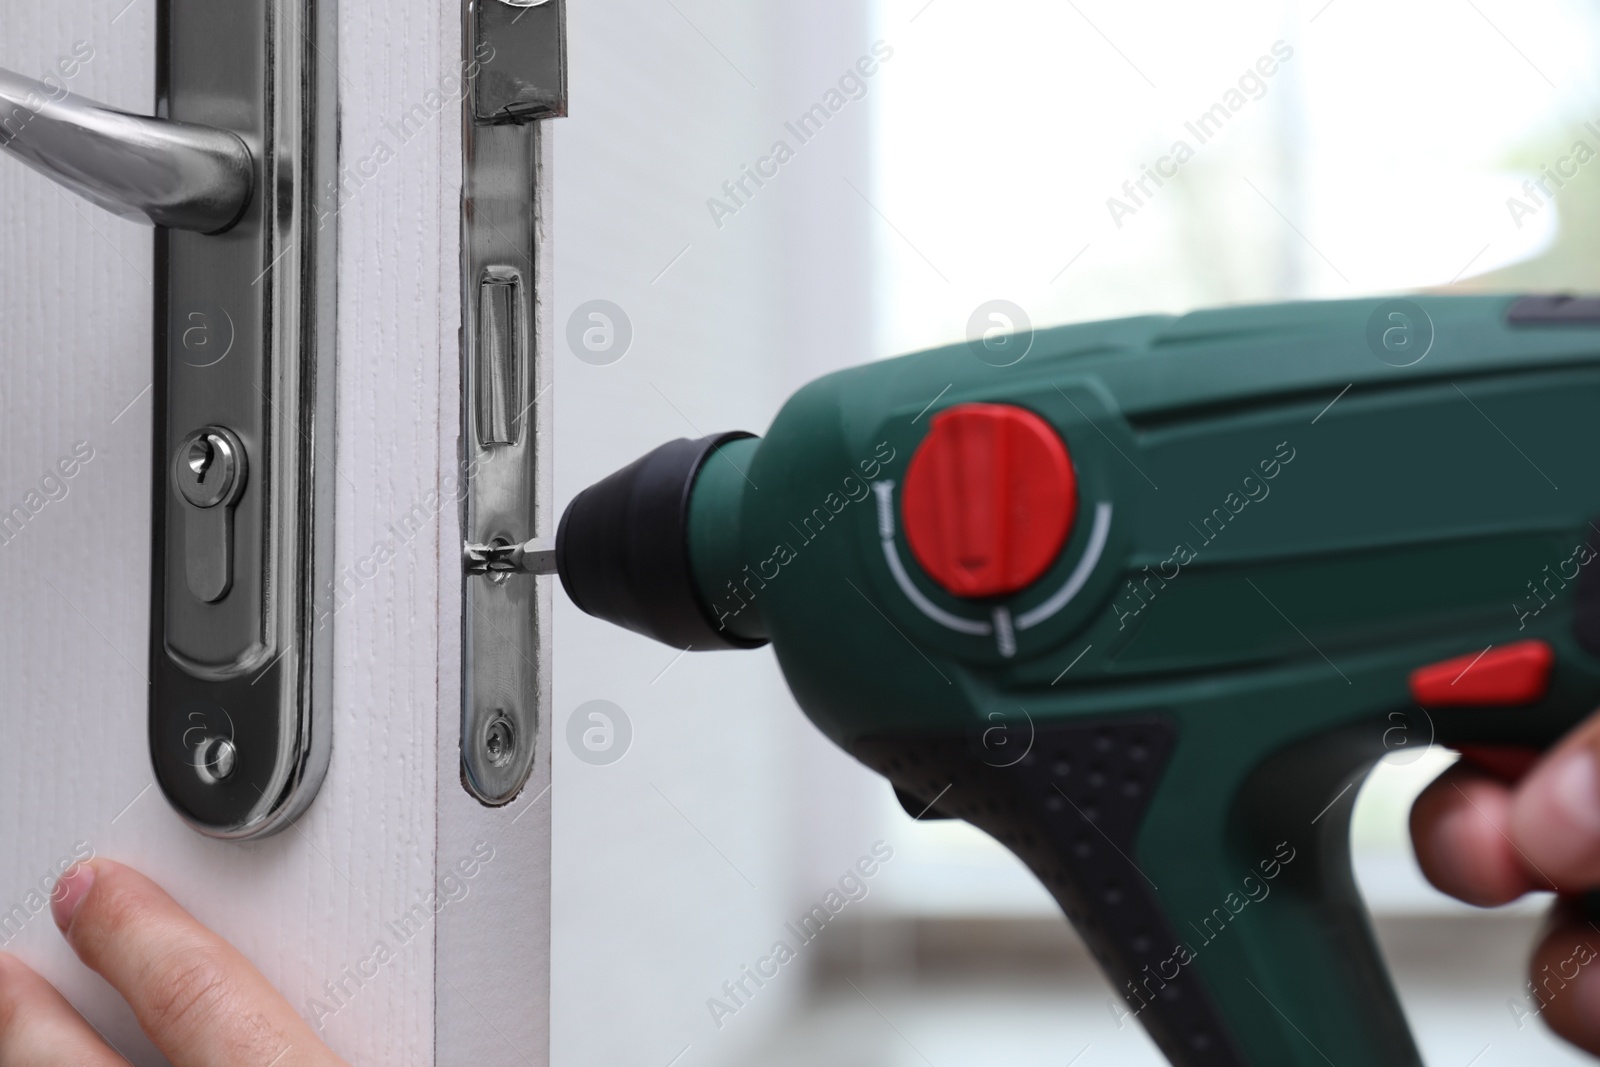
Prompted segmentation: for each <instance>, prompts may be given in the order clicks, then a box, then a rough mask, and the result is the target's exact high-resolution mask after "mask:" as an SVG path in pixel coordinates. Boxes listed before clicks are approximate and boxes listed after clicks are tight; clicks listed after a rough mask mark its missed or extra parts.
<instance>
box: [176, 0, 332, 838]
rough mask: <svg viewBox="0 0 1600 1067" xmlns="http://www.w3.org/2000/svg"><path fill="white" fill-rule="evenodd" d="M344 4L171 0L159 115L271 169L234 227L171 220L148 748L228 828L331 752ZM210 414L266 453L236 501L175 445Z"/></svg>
mask: <svg viewBox="0 0 1600 1067" xmlns="http://www.w3.org/2000/svg"><path fill="white" fill-rule="evenodd" d="M333 15H334V6H333V4H332V3H329V2H326V0H323V2H318V0H230V2H229V3H226V4H219V3H216V2H215V0H162V2H161V4H160V5H159V14H158V22H157V52H158V55H157V78H156V81H157V87H158V88H157V114H158V115H159V116H161V117H163V118H170V119H177V120H181V121H187V122H194V123H200V124H204V125H207V126H213V127H217V128H220V129H225V130H231V131H233V132H235V133H237V134H238V135H239V136H240V137H241V138H242V139H243V140H244V141H245V143H246V144H247V145H248V146H249V148H250V151H251V155H252V156H253V159H254V164H255V167H256V170H257V173H256V176H255V188H256V190H257V191H258V192H257V195H256V196H255V197H254V199H253V200H252V202H251V203H250V206H249V207H248V208H247V209H246V212H245V214H244V216H243V217H242V218H241V220H240V221H239V223H238V224H237V225H235V226H234V227H233V228H232V229H231V230H229V231H228V232H226V233H223V234H220V235H216V236H203V235H201V234H197V233H186V232H181V231H176V230H166V229H159V230H157V231H156V254H155V258H156V292H157V296H156V314H155V389H154V394H155V399H156V403H155V409H156V410H155V454H154V478H155V494H154V496H155V499H154V509H153V518H154V545H153V564H152V565H153V570H152V580H151V627H150V633H151V638H150V668H151V675H150V681H151V686H150V752H151V759H152V761H153V763H154V765H155V772H156V779H157V780H158V781H159V782H160V783H161V788H162V790H163V791H164V792H165V793H166V795H167V799H168V800H169V801H171V803H172V805H173V806H174V807H175V808H176V809H177V810H178V812H179V813H180V814H181V815H182V816H183V817H184V818H185V819H186V820H188V822H189V823H190V824H191V825H193V826H194V827H195V828H196V829H197V830H200V831H201V832H202V833H206V834H210V835H212V836H216V837H228V838H244V837H255V836H260V835H264V834H269V833H272V832H274V831H277V830H280V829H282V828H283V827H284V826H286V825H287V824H288V822H289V821H290V820H292V819H293V818H294V817H295V816H296V815H298V814H299V813H300V812H302V811H303V810H304V809H305V807H306V805H308V804H309V803H310V802H311V798H312V797H313V796H314V795H315V793H316V790H317V787H318V785H319V784H320V783H321V780H322V776H323V773H324V771H325V770H326V769H327V765H328V754H329V746H330V743H331V730H330V721H329V712H330V709H329V702H330V696H331V685H330V667H331V664H332V657H331V638H332V626H331V622H332V611H331V608H330V606H329V605H330V604H331V601H332V597H331V593H332V590H331V585H330V581H329V574H330V567H329V562H330V553H331V549H332V508H331V504H332V494H331V492H330V489H331V472H332V459H331V457H332V453H333V433H332V430H333V387H334V373H333V366H334V363H333V359H334V332H333V331H334V318H333V296H334V258H333V255H334V229H335V228H334V227H333V226H332V225H328V226H326V227H324V226H322V225H320V222H321V220H322V219H323V218H324V217H325V216H327V215H331V212H325V211H323V210H320V209H319V207H318V204H317V197H318V196H319V193H321V192H323V191H326V190H333V189H334V188H335V184H334V182H335V175H336V170H335V167H336V158H335V154H336V129H335V115H336V111H335V90H336V83H335V76H336V74H335V70H334V66H333V60H332V58H331V57H332V56H333V55H334V34H333V28H334V18H333ZM333 195H336V194H333ZM208 427H214V428H222V429H224V430H226V431H229V432H230V433H231V434H232V435H233V437H234V439H236V441H237V444H238V447H239V449H240V450H241V452H242V456H239V457H227V456H224V458H226V459H228V461H229V462H230V464H231V463H233V462H234V461H235V460H239V461H242V462H241V464H240V466H239V470H238V474H239V476H244V472H245V471H246V470H247V472H248V474H247V477H245V478H244V481H243V483H242V489H238V490H237V491H236V492H234V493H232V494H231V495H229V496H228V497H227V498H226V499H222V498H221V497H219V499H222V502H221V503H220V504H217V505H215V507H219V508H223V509H225V511H226V514H224V513H223V512H221V511H212V512H205V513H200V512H197V511H196V505H195V504H194V503H193V502H192V501H194V500H200V501H201V503H202V504H205V502H206V501H207V500H209V499H210V496H208V495H207V494H205V493H204V492H202V491H198V490H197V489H196V486H195V485H193V484H191V485H190V486H188V499H186V498H185V496H184V495H183V493H182V492H180V488H179V485H178V483H179V481H180V480H182V479H189V480H190V481H198V480H200V479H201V478H202V477H203V475H204V473H205V472H204V471H202V470H201V469H200V466H199V465H200V464H203V463H205V462H209V454H206V455H202V454H201V453H200V452H199V451H197V452H196V455H195V458H194V459H193V462H194V463H195V464H196V467H195V468H194V469H193V471H192V477H191V473H186V472H185V471H184V470H183V468H182V467H181V466H180V465H179V464H180V463H186V462H190V460H189V459H188V457H187V455H186V456H185V457H179V456H178V455H177V451H178V450H179V449H180V447H183V448H190V447H193V441H194V439H195V438H194V435H195V433H196V431H200V430H203V429H205V428H208ZM224 451H226V450H224ZM229 470H230V473H231V472H232V470H233V469H232V467H230V468H229ZM208 506H211V505H208ZM191 541H192V542H195V543H190V542H191ZM208 596H210V597H213V599H210V600H208V599H206V597H208Z"/></svg>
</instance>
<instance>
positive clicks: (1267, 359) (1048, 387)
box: [557, 296, 1600, 1067]
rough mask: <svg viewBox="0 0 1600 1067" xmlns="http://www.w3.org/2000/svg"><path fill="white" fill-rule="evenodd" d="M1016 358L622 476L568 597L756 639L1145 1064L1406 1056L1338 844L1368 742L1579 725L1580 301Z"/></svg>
mask: <svg viewBox="0 0 1600 1067" xmlns="http://www.w3.org/2000/svg"><path fill="white" fill-rule="evenodd" d="M1029 340H1030V339H1028V338H1023V337H1018V338H1014V339H1013V340H1012V345H1013V347H1012V349H1011V350H1010V353H1011V354H1010V355H1008V356H1007V357H1006V359H1005V360H1004V361H1005V362H1008V363H1009V365H1006V366H997V365H994V364H995V363H996V362H1000V360H995V359H994V358H993V354H992V349H990V348H989V347H986V346H984V345H982V344H978V345H957V346H953V347H950V348H944V349H939V350H936V351H931V352H925V353H921V354H917V355H911V356H905V357H901V358H898V359H892V360H885V361H883V362H879V363H873V364H869V365H867V366H863V367H857V368H854V369H851V370H846V371H841V372H838V373H835V374H831V375H829V376H827V377H825V378H822V379H820V380H818V381H816V382H813V383H811V384H810V385H808V386H806V387H805V388H804V389H802V390H800V392H799V393H797V394H796V395H795V396H794V397H793V398H791V399H790V401H789V402H788V403H787V405H786V406H785V407H784V408H783V410H782V411H781V412H780V414H779V415H778V417H777V419H776V421H775V422H774V423H773V425H772V427H771V429H770V430H769V432H768V433H767V435H766V436H765V437H764V438H761V439H757V438H754V437H751V436H749V435H745V434H726V435H722V436H720V437H713V438H706V439H704V440H701V441H676V442H672V443H670V444H668V445H665V446H663V447H662V448H660V449H658V450H656V451H655V452H652V453H650V454H649V455H648V456H646V457H644V458H643V459H641V460H639V461H638V462H636V463H634V464H632V465H631V466H629V467H627V468H624V469H623V470H622V471H619V472H617V473H616V474H614V475H612V476H611V477H609V478H607V479H605V480H604V481H602V482H600V483H598V484H596V485H595V486H593V487H591V488H589V489H588V490H585V491H584V493H582V494H580V495H579V496H578V497H577V498H576V499H575V500H574V501H573V503H572V505H571V506H570V507H569V508H568V511H567V513H566V515H565V516H564V518H563V520H562V524H561V530H560V532H559V535H558V539H557V559H558V565H559V569H560V573H561V577H562V581H563V583H564V585H565V586H566V588H567V591H568V593H569V595H571V597H572V599H573V600H574V601H575V602H576V603H577V605H578V606H579V607H580V608H581V609H583V610H585V611H587V612H589V613H591V614H595V615H598V616H600V617H602V618H606V619H610V620H611V621H613V622H617V623H619V624H620V625H624V626H627V627H629V628H631V629H634V630H636V631H638V632H641V633H644V634H647V635H649V636H652V637H656V638H658V639H661V640H663V641H666V642H668V643H671V644H674V645H676V646H677V647H679V648H685V647H688V648H692V649H695V650H708V649H716V648H741V647H745V648H747V647H755V646H757V645H760V644H763V643H765V642H767V641H770V642H771V643H772V646H773V649H774V650H775V652H776V654H777V658H778V662H779V664H780V665H781V667H782V669H783V673H784V676H785V678H786V679H787V681H788V683H789V686H790V688H791V689H792V690H793V692H794V695H795V697H796V699H797V700H798V702H799V704H800V706H801V708H803V709H804V710H805V712H806V714H807V715H808V716H809V717H810V718H811V719H812V721H813V722H815V723H816V724H817V726H818V727H820V728H821V729H822V730H823V731H824V732H825V733H826V734H827V735H828V736H829V737H831V738H832V739H833V740H834V741H835V742H837V743H838V744H839V745H840V746H841V747H843V748H844V749H845V750H846V751H848V752H850V753H852V754H854V755H855V756H856V757H857V758H858V759H860V760H861V761H862V762H863V763H865V764H866V765H867V766H869V767H871V768H873V769H874V770H877V771H878V772H880V773H882V774H883V775H884V776H885V777H887V778H888V779H889V780H890V781H891V782H892V783H893V784H894V787H895V789H896V791H897V792H898V793H899V795H900V797H901V800H902V802H903V803H904V804H905V805H906V806H907V809H908V810H909V811H910V812H911V813H912V814H916V815H922V816H924V817H934V816H946V817H959V818H962V819H965V820H967V821H969V822H971V823H973V824H974V825H976V826H978V827H980V828H982V829H984V830H985V831H987V832H988V833H990V834H992V835H993V836H995V837H996V838H997V839H999V840H1000V841H1001V842H1002V843H1004V844H1005V845H1006V846H1008V847H1009V848H1011V849H1012V850H1013V851H1014V852H1015V853H1016V854H1017V855H1018V856H1020V857H1021V858H1022V859H1023V860H1024V861H1025V862H1026V863H1027V864H1028V866H1029V867H1030V868H1031V869H1032V870H1033V872H1034V873H1035V874H1036V875H1037V876H1038V877H1039V879H1040V880H1041V881H1042V882H1043V884H1044V885H1045V887H1046V888H1047V889H1048V890H1049V891H1050V892H1051V894H1052V895H1053V896H1054V897H1055V898H1056V900H1057V901H1059V903H1060V904H1061V907H1062V909H1063V910H1064V911H1065V912H1066V914H1067V916H1068V917H1069V918H1070V919H1071V920H1072V922H1073V923H1074V925H1075V926H1076V927H1077V929H1078V931H1079V932H1080V933H1081V934H1082V936H1083V938H1084V940H1085V941H1086V942H1087V944H1088V945H1089V947H1090V949H1091V951H1092V952H1093V954H1094V956H1095V958H1096V959H1097V960H1098V961H1099V963H1100V965H1101V966H1102V968H1103V969H1104V971H1105V973H1106V974H1107V976H1108V977H1109V979H1110V981H1111V983H1112V985H1113V986H1114V987H1115V988H1116V989H1117V990H1118V991H1119V993H1120V994H1121V995H1122V998H1123V1000H1124V1002H1125V1004H1126V1009H1125V1010H1126V1012H1128V1013H1131V1014H1133V1015H1134V1016H1135V1017H1136V1018H1137V1019H1138V1020H1139V1022H1141V1023H1142V1024H1143V1025H1144V1026H1145V1027H1146V1028H1147V1030H1148V1032H1149V1033H1150V1034H1151V1036H1152V1037H1153V1038H1154V1040H1155V1041H1156V1043H1157V1044H1158V1045H1159V1046H1160V1047H1161V1049H1162V1051H1163V1052H1164V1053H1165V1054H1166V1055H1167V1056H1168V1058H1169V1059H1171V1061H1172V1062H1173V1063H1174V1064H1178V1065H1182V1067H1201V1065H1206V1067H1211V1065H1217V1067H1221V1065H1246V1064H1248V1065H1261V1067H1264V1065H1272V1067H1287V1065H1302V1064H1303V1065H1307V1067H1310V1065H1319V1064H1325V1063H1328V1062H1332V1063H1338V1064H1362V1065H1364V1067H1373V1065H1383V1067H1400V1065H1411V1064H1419V1063H1420V1062H1421V1060H1420V1057H1419V1055H1418V1053H1417V1050H1416V1047H1415V1045H1414V1043H1413V1042H1412V1040H1411V1037H1410V1034H1409V1031H1408V1029H1407V1026H1406V1022H1405V1018H1404V1016H1403V1014H1402V1012H1401V1010H1400V1007H1399V1004H1398V1002H1397V1000H1396V998H1395V994H1394V991H1393V989H1392V987H1391V985H1390V983H1389V980H1388V977H1387V975H1386V973H1385V970H1384V966H1383V962H1382V958H1381V956H1380V954H1379V951H1378V948H1377V946H1376V944H1375V942H1374V939H1373V935H1372V932H1371V927H1370V923H1369V921H1368V918H1367V915H1366V912H1365V909H1364V908H1363V906H1362V902H1361V898H1360V895H1359V893H1358V891H1357V889H1356V886H1355V883H1354V880H1353V878H1352V875H1351V871H1350V862H1349V845H1348V829H1349V817H1350V812H1351V809H1352V806H1353V804H1354V801H1355V797H1356V793H1357V787H1358V786H1359V784H1360V782H1361V780H1362V779H1363V777H1364V776H1365V775H1366V773H1367V772H1368V771H1369V770H1370V768H1371V767H1372V765H1373V763H1374V762H1375V761H1376V760H1377V759H1379V758H1381V757H1382V756H1383V755H1384V754H1385V753H1386V752H1392V751H1397V750H1400V751H1415V750H1418V749H1421V748H1425V747H1426V746H1427V745H1429V744H1430V743H1435V742H1437V743H1441V744H1445V745H1450V746H1452V747H1457V748H1469V749H1470V748H1472V747H1474V746H1495V747H1496V748H1497V749H1503V748H1505V747H1507V746H1511V747H1521V748H1527V749H1533V750H1539V749H1544V748H1547V747H1549V746H1550V745H1551V744H1553V743H1554V742H1555V741H1556V740H1557V739H1558V738H1559V737H1561V736H1562V734H1564V733H1565V732H1566V731H1567V730H1568V729H1569V728H1570V727H1572V726H1573V725H1574V724H1575V723H1577V722H1578V721H1579V720H1580V719H1582V718H1583V717H1585V716H1586V715H1587V714H1588V713H1589V712H1590V711H1591V710H1593V709H1594V708H1595V707H1596V706H1600V658H1597V656H1600V566H1591V565H1590V563H1591V561H1592V560H1593V559H1594V557H1595V555H1596V554H1597V553H1596V549H1597V548H1600V529H1597V527H1596V525H1593V524H1592V523H1591V520H1597V521H1600V464H1597V463H1596V462H1595V460H1594V450H1595V440H1596V435H1597V433H1600V301H1590V300H1585V299H1572V298H1562V297H1514V296H1495V297H1424V296H1419V297H1416V298H1414V299H1410V300H1387V301H1385V300H1358V301H1343V302H1332V303H1301V304H1284V305H1276V306H1265V307H1253V308H1237V309H1224V310H1215V311H1203V312H1198V313H1194V314H1190V315H1186V316H1183V317H1178V318H1172V317H1164V316H1150V317H1141V318H1132V319H1125V320H1120V321H1114V322H1104V323H1094V324H1086V325H1075V326H1067V327H1061V328H1057V329H1052V330H1045V331H1040V332H1038V333H1037V334H1036V335H1034V336H1032V338H1031V345H1030V344H1029ZM1024 345H1027V346H1028V347H1027V348H1026V351H1025V353H1024V356H1025V358H1020V359H1017V358H1016V351H1017V350H1018V349H1019V348H1020V347H1021V346H1024ZM980 357H981V358H980ZM1012 360H1015V361H1014V362H1011V361H1012Z"/></svg>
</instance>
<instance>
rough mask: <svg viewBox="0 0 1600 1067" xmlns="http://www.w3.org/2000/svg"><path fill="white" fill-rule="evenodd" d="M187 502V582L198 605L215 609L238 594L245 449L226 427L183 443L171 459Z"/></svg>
mask: <svg viewBox="0 0 1600 1067" xmlns="http://www.w3.org/2000/svg"><path fill="white" fill-rule="evenodd" d="M171 470H172V485H173V488H174V489H176V490H177V492H178V496H179V497H181V498H182V499H183V503H184V508H183V513H184V522H183V532H184V545H183V559H184V579H185V582H186V584H187V585H188V587H189V592H190V593H191V594H193V595H194V597H195V599H197V600H200V601H203V602H205V603H207V604H214V603H216V602H217V601H219V600H221V599H222V598H223V597H225V596H227V595H228V590H229V589H231V588H233V506H234V505H235V504H236V503H238V501H239V497H240V496H241V495H242V494H243V493H244V485H245V481H246V476H247V473H248V472H247V464H246V461H245V453H244V445H243V443H242V442H240V440H239V438H238V436H237V435H236V434H234V432H233V431H232V430H230V429H228V428H227V427H225V426H207V427H204V428H203V429H199V430H195V431H194V432H193V433H190V434H188V435H186V436H185V437H184V439H183V440H182V441H181V442H180V443H179V444H178V448H177V450H176V451H175V452H174V453H173V456H172V466H171Z"/></svg>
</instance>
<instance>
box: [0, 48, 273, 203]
mask: <svg viewBox="0 0 1600 1067" xmlns="http://www.w3.org/2000/svg"><path fill="white" fill-rule="evenodd" d="M0 148H5V149H7V150H9V151H10V152H11V153H12V154H13V155H15V156H16V157H17V158H19V159H21V160H22V161H23V162H24V163H27V164H28V165H29V166H30V167H33V168H34V169H35V170H38V171H40V172H42V173H44V174H45V175H47V176H48V177H50V178H51V179H52V180H54V181H56V182H57V183H59V184H61V185H63V186H65V187H66V188H68V189H71V190H72V191H73V192H75V193H77V194H78V195H79V196H81V197H83V198H84V199H86V200H88V201H90V202H91V203H94V204H98V205H99V206H100V207H103V208H105V209H106V210H107V211H110V212H112V213H113V214H116V215H120V216H122V217H123V218H127V219H133V220H135V221H139V222H148V223H152V224H154V225H156V226H168V227H171V228H173V229H177V230H195V231H197V232H199V233H219V232H221V231H223V230H226V229H228V228H229V227H230V226H232V225H233V224H234V223H236V222H238V221H239V217H240V215H242V214H243V213H244V210H245V208H246V207H247V206H248V205H249V203H250V195H251V187H252V185H253V181H254V179H253V175H254V169H255V168H254V164H253V162H252V160H251V155H250V149H249V148H247V147H246V146H245V143H244V141H242V140H240V139H239V137H237V136H236V135H234V134H232V133H229V132H228V131H226V130H219V129H213V128H211V127H208V126H199V125H193V124H190V123H185V122H172V121H168V120H166V119H159V118H147V117H145V116H141V115H130V114H127V113H126V112H122V111H117V110H115V109H113V108H109V107H105V106H104V105H102V104H97V103H95V102H93V101H92V100H85V99H83V98H82V97H79V96H74V95H73V94H71V93H70V92H68V91H66V90H65V89H63V88H60V87H55V86H50V85H47V84H45V83H44V82H40V81H35V80H34V79H32V78H25V77H23V76H22V75H20V74H16V73H14V72H12V71H9V70H0Z"/></svg>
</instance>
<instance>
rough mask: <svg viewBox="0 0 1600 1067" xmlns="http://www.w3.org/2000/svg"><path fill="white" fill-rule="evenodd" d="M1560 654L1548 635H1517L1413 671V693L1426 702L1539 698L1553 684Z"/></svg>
mask: <svg viewBox="0 0 1600 1067" xmlns="http://www.w3.org/2000/svg"><path fill="white" fill-rule="evenodd" d="M1555 661H1556V654H1555V652H1554V651H1552V650H1551V648H1550V646H1549V645H1548V644H1547V643H1545V642H1544V641H1517V642H1516V643H1514V644H1509V645H1502V646H1500V647H1499V648H1490V649H1489V650H1488V651H1487V652H1482V653H1478V654H1476V655H1468V656H1457V657H1456V658H1455V659H1447V660H1444V661H1442V662H1439V663H1430V664H1429V665H1428V666H1426V667H1418V668H1417V669H1416V670H1414V671H1412V672H1411V698H1412V699H1413V700H1415V701H1416V702H1417V703H1418V704H1421V705H1422V706H1423V707H1425V708H1446V707H1492V706H1496V705H1502V706H1503V705H1516V704H1533V703H1537V702H1538V701H1540V700H1542V699H1544V695H1545V693H1546V692H1547V691H1548V690H1549V688H1550V668H1551V667H1552V666H1554V665H1555Z"/></svg>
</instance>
